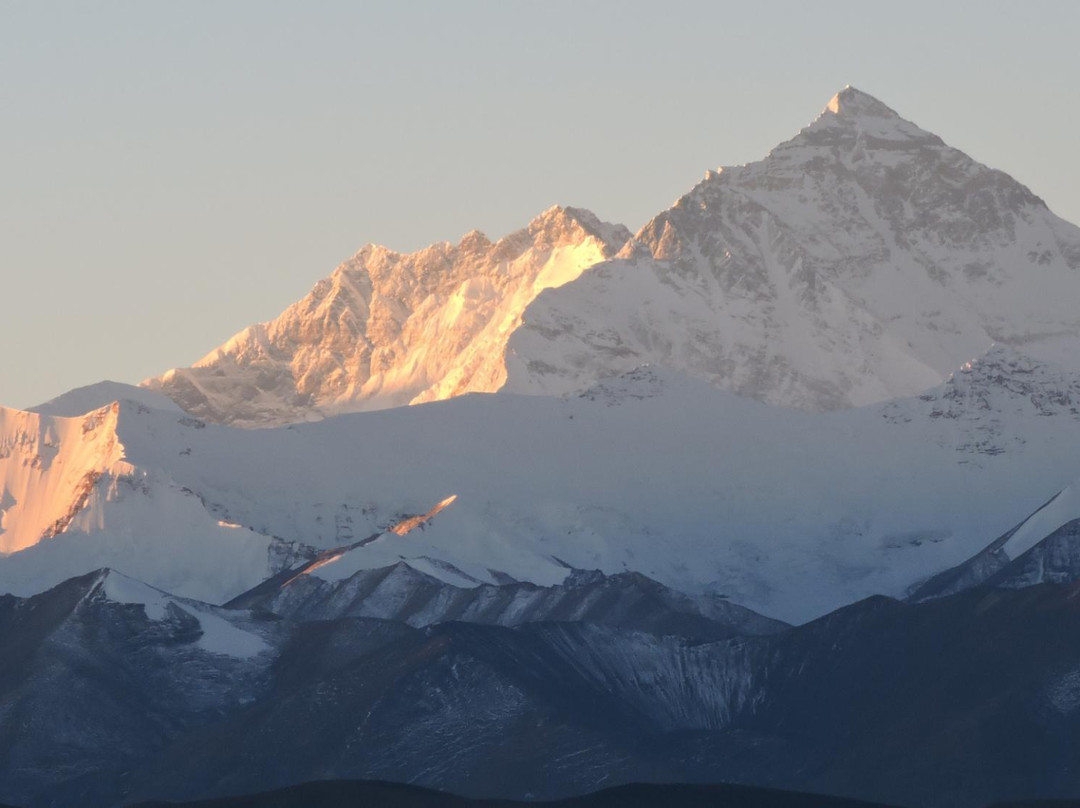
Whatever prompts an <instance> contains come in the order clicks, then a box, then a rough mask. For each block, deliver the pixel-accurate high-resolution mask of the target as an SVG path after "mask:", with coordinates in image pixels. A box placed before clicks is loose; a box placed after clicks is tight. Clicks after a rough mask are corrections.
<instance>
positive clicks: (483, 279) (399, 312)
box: [144, 207, 630, 426]
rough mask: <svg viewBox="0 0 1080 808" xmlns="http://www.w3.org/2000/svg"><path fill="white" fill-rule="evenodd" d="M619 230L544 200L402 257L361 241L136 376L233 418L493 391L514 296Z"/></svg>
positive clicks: (565, 276)
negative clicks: (298, 291) (510, 229)
mask: <svg viewBox="0 0 1080 808" xmlns="http://www.w3.org/2000/svg"><path fill="white" fill-rule="evenodd" d="M629 237H630V232H629V231H628V230H626V228H624V227H621V226H615V225H609V224H606V223H604V222H601V221H600V220H599V219H597V218H596V217H595V216H594V215H593V214H591V213H589V212H588V211H584V210H579V209H575V208H559V207H555V208H551V209H550V210H548V211H546V212H545V213H543V214H542V215H540V216H539V217H537V218H536V219H534V220H533V221H532V222H531V223H530V224H529V226H528V227H527V228H525V229H523V230H520V231H518V232H516V233H512V234H511V235H509V236H506V237H505V238H503V239H500V240H499V241H498V242H495V243H492V242H491V241H489V240H488V239H487V238H486V237H485V236H484V235H483V234H481V233H479V232H476V231H473V232H472V233H469V234H468V235H466V236H465V237H464V238H463V239H462V240H461V242H460V243H459V244H456V245H453V244H450V243H441V244H435V245H432V246H431V247H428V248H427V249H424V250H421V251H419V252H415V253H410V254H401V253H397V252H393V251H392V250H388V249H386V248H384V247H379V246H374V245H369V246H367V247H365V248H364V249H362V250H361V251H360V252H358V253H357V254H356V255H355V256H354V257H353V258H351V259H350V260H348V261H346V262H345V263H344V264H342V265H341V266H339V267H338V268H337V269H336V270H335V271H334V273H333V274H332V275H331V276H330V277H329V278H326V279H325V280H322V281H320V282H319V283H317V284H316V285H315V288H314V289H312V291H311V293H310V294H309V295H308V296H307V297H305V298H304V299H303V300H301V301H299V302H297V303H295V304H294V305H292V306H290V307H289V308H288V309H286V310H285V312H283V313H282V314H281V315H280V316H279V317H278V318H277V319H275V320H272V321H270V322H268V323H261V324H259V325H255V326H251V327H250V328H247V329H245V330H244V331H241V332H240V333H239V334H237V335H236V336H234V337H233V338H232V339H230V340H229V341H228V342H227V343H225V345H223V346H222V347H220V348H218V349H217V350H215V351H213V352H211V353H210V354H209V355H207V356H206V357H204V358H203V359H202V360H201V361H199V362H198V363H196V365H195V366H194V367H192V368H187V369H180V370H172V371H169V372H168V373H166V374H165V375H164V376H162V377H160V378H158V379H150V380H147V381H146V382H144V384H145V385H147V386H149V387H151V388H154V389H157V390H160V391H161V392H164V393H165V394H166V395H168V396H169V397H170V398H172V399H173V400H175V401H177V402H178V403H179V404H180V405H181V406H183V407H184V409H186V410H187V411H188V412H191V413H193V414H196V415H198V416H200V417H203V418H206V419H208V420H212V421H217V422H221V423H229V424H234V425H238V426H263V425H268V424H273V423H285V422H289V421H301V420H307V419H311V418H317V417H320V416H323V415H327V414H331V413H337V412H346V411H357V410H365V409H381V408H384V407H393V406H398V405H403V404H408V403H410V402H420V401H430V400H435V399H443V398H449V397H451V396H455V395H460V394H462V393H467V392H478V391H480V392H493V391H495V390H498V389H499V388H500V387H502V385H503V382H504V381H505V377H506V369H505V365H504V363H503V354H504V351H505V346H506V340H507V338H508V337H509V335H510V334H511V333H512V332H513V331H514V329H516V328H517V327H518V325H519V323H520V320H521V313H522V311H523V310H524V309H525V307H526V306H527V305H528V304H529V303H531V302H532V300H533V299H534V298H535V297H536V295H537V294H538V293H539V292H540V291H541V290H543V289H546V288H549V287H554V286H559V285H561V284H564V283H567V282H569V281H572V280H574V279H575V278H576V277H577V276H578V275H579V274H580V273H581V271H582V270H583V269H585V268H586V267H588V266H590V265H592V264H594V263H596V262H598V261H602V260H604V259H606V258H610V257H611V256H613V255H614V254H615V253H616V252H617V251H618V250H619V248H620V247H622V245H623V244H624V243H625V242H626V241H627V239H629Z"/></svg>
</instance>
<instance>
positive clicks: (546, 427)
mask: <svg viewBox="0 0 1080 808" xmlns="http://www.w3.org/2000/svg"><path fill="white" fill-rule="evenodd" d="M1032 378H1038V379H1041V380H1042V382H1041V384H1042V385H1043V387H1044V389H1045V390H1046V392H1047V397H1046V400H1047V401H1056V402H1057V403H1056V404H1054V405H1053V406H1050V405H1049V404H1047V405H1046V406H1044V407H1041V406H1035V405H1034V404H1032V403H1031V401H1032V399H1031V396H1032V393H1031V391H1030V390H1029V389H1028V388H1026V387H1025V386H1024V380H1029V381H1030V380H1031V379H1032ZM1055 379H1056V380H1058V382H1054V381H1052V380H1055ZM1059 382H1060V384H1061V385H1063V386H1062V388H1061V390H1058V393H1060V394H1061V395H1054V394H1052V393H1053V392H1054V391H1053V389H1051V387H1052V385H1054V384H1057V383H1059ZM1076 384H1077V377H1076V376H1074V375H1072V374H1070V373H1068V372H1066V371H1063V370H1060V369H1053V368H1050V367H1048V366H1046V365H1043V364H1040V363H1037V362H1035V361H1034V360H1031V359H1029V358H1026V357H1022V356H1019V355H1017V354H1016V353H1015V352H1010V351H1005V350H998V349H995V351H994V352H992V353H991V354H989V355H988V356H987V357H986V359H984V360H983V361H978V362H974V363H972V364H970V365H969V366H967V367H966V369H965V370H963V371H961V372H959V373H957V374H956V376H955V377H954V378H953V379H951V380H950V381H949V382H947V383H946V384H945V385H943V386H942V387H941V388H939V389H937V390H934V391H931V392H929V393H927V394H924V396H922V397H916V398H913V399H910V400H905V401H899V402H892V403H890V404H888V405H882V406H870V407H864V408H858V409H853V410H844V411H838V412H831V413H806V412H799V411H793V410H786V409H782V408H776V407H769V406H766V405H763V404H761V403H758V402H755V401H751V400H747V399H743V398H739V397H737V396H734V395H732V394H730V393H727V392H725V391H721V390H718V389H716V388H714V387H712V386H711V385H709V384H707V383H704V382H701V381H697V380H693V379H689V378H687V377H685V376H682V375H680V374H675V373H672V372H670V371H663V370H659V369H653V368H640V369H638V370H636V371H633V372H631V373H628V374H626V375H624V376H622V377H619V378H617V379H613V380H609V381H608V382H605V383H602V384H600V385H597V386H596V387H594V388H593V389H591V390H590V391H588V392H587V393H586V394H584V395H582V396H573V397H568V398H564V399H558V398H549V397H533V396H514V395H505V394H502V395H496V396H487V395H471V396H464V397H459V398H457V399H454V400H451V401H445V402H434V403H430V404H425V405H422V406H418V407H408V408H396V409H391V410H383V411H378V412H369V413H357V414H351V415H343V416H338V417H335V418H331V419H327V420H325V421H322V422H319V423H313V424H296V425H292V426H289V427H284V428H275V429H262V430H243V429H235V428H228V427H222V426H217V425H212V424H205V423H204V422H202V421H198V420H196V419H192V418H190V417H178V415H177V414H176V413H169V412H163V411H155V410H150V409H147V408H141V409H140V408H138V407H134V406H123V405H122V406H120V407H119V408H116V409H115V411H114V410H106V411H105V414H104V415H97V416H94V417H98V418H103V417H113V418H114V420H115V421H116V426H115V428H114V429H115V435H116V441H117V444H118V445H119V446H122V451H123V461H118V462H122V463H123V464H125V465H124V467H123V468H124V471H123V473H119V471H117V472H116V473H112V472H111V473H110V476H109V478H108V479H107V480H103V481H101V482H99V483H97V484H96V485H95V488H94V491H95V492H96V493H95V495H94V497H93V498H92V499H90V500H88V501H87V503H86V504H85V506H84V507H83V508H82V509H81V510H79V509H76V510H77V517H76V518H75V519H73V520H72V523H71V525H70V526H69V528H68V529H67V530H66V531H65V532H64V533H63V534H62V535H61V536H59V537H56V538H53V539H48V540H41V541H39V542H38V543H37V544H35V545H34V546H32V547H29V548H27V549H24V550H22V551H21V552H18V553H14V554H12V555H10V556H7V557H6V558H0V588H3V589H11V590H13V591H19V592H24V593H25V592H28V591H34V589H35V588H40V587H43V586H45V585H48V584H49V583H50V582H51V583H56V582H57V581H60V580H63V579H64V578H65V577H69V576H71V575H73V574H75V572H77V571H78V570H77V569H76V568H77V567H79V565H83V566H84V567H85V568H86V569H95V568H97V567H100V566H103V565H104V564H106V563H108V565H109V566H113V567H116V568H118V569H120V570H122V571H124V572H125V573H127V574H130V575H133V576H135V577H138V578H140V579H142V580H145V581H147V582H148V583H150V584H152V585H154V586H158V587H160V588H163V589H167V590H169V591H174V592H177V593H178V594H183V595H185V596H195V595H194V593H195V592H198V593H199V594H198V595H197V596H198V597H200V599H203V600H209V601H211V602H218V603H220V602H223V601H224V600H226V599H228V598H231V597H233V596H235V595H236V594H239V592H241V591H244V590H246V589H248V588H250V587H251V586H254V585H255V584H256V583H258V581H259V580H261V579H262V578H264V577H266V576H267V575H268V574H270V573H272V572H278V571H280V570H282V569H285V568H287V567H289V566H291V565H294V564H296V563H298V562H299V561H304V562H306V561H308V560H309V559H312V558H315V557H316V556H317V555H319V553H320V552H325V551H327V550H330V549H333V548H339V547H346V546H351V549H349V550H348V551H347V552H338V553H331V554H329V555H328V556H326V557H325V558H324V559H323V561H324V563H322V564H321V566H320V567H319V568H318V569H315V570H313V571H312V572H311V574H315V575H321V576H323V577H324V578H325V579H328V580H329V579H333V578H337V579H339V580H340V579H344V578H347V577H349V576H351V575H354V574H355V573H356V572H357V571H359V570H374V569H383V568H387V567H391V566H393V565H396V564H398V563H399V562H402V561H405V562H407V563H408V564H409V565H410V566H412V567H413V568H414V569H416V570H418V571H419V572H422V573H424V574H425V575H426V576H430V577H433V578H436V579H438V580H440V581H443V582H444V583H448V584H451V585H453V586H457V587H467V586H475V585H479V584H493V585H494V584H501V583H507V582H509V581H511V580H516V581H524V582H530V583H534V584H538V585H542V586H550V585H553V584H557V583H560V582H562V581H564V580H565V579H566V576H567V575H568V574H569V572H570V570H571V569H585V570H588V569H599V570H602V571H603V572H605V573H608V574H616V573H621V572H626V571H634V572H640V573H642V574H644V575H646V576H648V577H650V578H653V579H655V580H657V581H659V582H660V583H662V584H664V585H665V586H668V587H671V588H673V589H675V590H678V591H683V592H688V593H691V594H694V593H703V592H710V593H714V594H722V595H726V596H728V597H730V598H731V600H732V601H734V602H735V603H738V604H741V605H744V606H747V607H749V608H751V609H754V610H755V611H758V612H761V613H762V614H766V615H768V616H771V617H776V618H780V619H783V620H787V621H789V622H800V621H803V620H807V619H809V618H811V617H814V616H817V615H820V614H822V613H824V612H826V611H828V610H830V609H833V608H835V607H837V606H840V605H842V604H845V603H849V602H851V601H853V600H856V599H858V598H861V597H865V596H867V595H870V594H874V593H884V594H892V595H902V594H903V593H904V592H905V591H907V589H908V588H909V587H910V586H912V585H913V584H915V583H916V582H918V581H920V580H922V579H924V578H926V577H928V576H930V575H932V574H934V573H936V572H938V571H940V570H943V569H946V568H949V567H951V566H954V565H956V564H959V563H961V562H963V561H964V560H965V559H967V558H969V557H971V556H972V555H973V554H975V553H976V552H978V551H979V550H980V549H982V548H983V547H984V546H985V544H986V540H987V537H988V536H996V535H1000V534H1002V533H1003V532H1004V531H1005V530H1007V529H1008V528H1009V527H1011V526H1013V525H1016V524H1017V523H1018V522H1020V521H1021V520H1022V519H1023V518H1024V517H1025V516H1026V515H1027V514H1030V513H1031V512H1032V510H1033V509H1034V508H1035V507H1037V506H1038V505H1039V504H1041V503H1043V502H1045V501H1046V499H1047V498H1048V497H1049V496H1050V495H1051V494H1052V493H1053V492H1055V491H1059V490H1061V489H1062V488H1063V487H1064V486H1065V485H1067V484H1068V483H1069V481H1071V480H1072V479H1074V478H1075V477H1076V476H1077V474H1078V473H1080V467H1078V465H1077V460H1076V458H1077V456H1078V449H1080V416H1078V414H1077V411H1076V407H1075V406H1073V405H1072V403H1070V401H1071V400H1070V399H1069V397H1068V396H1069V395H1071V394H1070V393H1068V391H1070V390H1074V389H1076ZM1040 400H1041V399H1040ZM935 402H937V403H935ZM940 402H948V404H949V406H951V407H953V408H954V409H953V410H952V411H950V413H951V414H950V415H948V416H947V415H945V414H944V411H943V410H942V406H943V405H942V404H941V403H940ZM1047 408H1049V409H1047ZM110 413H111V414H112V415H111V416H110ZM20 417H25V418H39V416H25V415H24V416H20ZM56 420H57V421H61V420H63V419H56ZM50 423H52V422H51V421H50ZM75 423H76V424H78V422H75ZM54 428H59V427H54ZM68 429H69V430H70V432H71V436H72V437H73V439H74V440H75V441H76V442H75V443H73V444H72V445H73V446H76V447H78V446H81V444H80V443H79V441H80V440H81V439H82V434H83V433H82V432H81V426H78V425H76V426H74V427H68ZM65 436H66V437H67V436H68V433H65ZM972 436H975V437H974V438H973V437H972ZM62 448H63V447H62ZM65 451H66V449H65ZM73 451H74V450H73ZM8 460H9V461H10V462H9V465H11V466H12V467H13V468H16V469H22V468H24V467H26V465H25V464H24V462H23V459H20V457H19V456H13V458H9V459H8ZM90 465H93V464H90ZM98 465H99V466H102V467H104V465H105V464H104V463H103V462H102V463H99V464H98ZM95 467H96V466H95ZM35 479H37V478H35ZM75 479H76V480H77V479H79V475H76V476H75ZM50 480H51V478H50V477H49V475H45V476H44V477H41V478H40V479H38V482H37V483H36V484H39V485H42V486H45V485H48V484H51V482H50ZM42 490H44V489H42ZM69 507H72V506H69ZM438 508H441V510H438ZM436 511H437V512H436ZM425 516H428V517H430V518H428V519H425V518H417V517H425ZM41 524H43V525H44V524H47V520H42V521H41ZM395 527H397V530H394V529H393V528H395ZM30 535H32V533H31V534H30ZM114 562H115V563H114ZM242 584H246V586H243V585H242Z"/></svg>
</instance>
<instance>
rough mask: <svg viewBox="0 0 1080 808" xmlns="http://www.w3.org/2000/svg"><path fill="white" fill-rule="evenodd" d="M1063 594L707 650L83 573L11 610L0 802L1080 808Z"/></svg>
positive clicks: (1029, 593)
mask: <svg viewBox="0 0 1080 808" xmlns="http://www.w3.org/2000/svg"><path fill="white" fill-rule="evenodd" d="M1077 586H1078V585H1076V584H1074V585H1071V586H1068V587H1062V586H1055V585H1046V584H1044V585H1041V586H1034V587H1028V588H1025V589H1020V590H992V589H984V588H979V589H974V590H970V591H968V592H964V593H961V594H959V595H953V596H949V597H945V598H940V599H936V600H933V601H930V602H927V603H924V604H919V605H912V604H906V603H900V602H897V601H893V600H890V599H887V598H881V597H877V598H871V599H868V600H865V601H862V602H860V603H857V604H853V605H851V606H847V607H845V608H843V609H841V610H839V611H837V612H834V613H832V614H830V615H827V616H825V617H823V618H821V619H820V620H816V621H814V622H812V623H809V624H807V625H805V626H801V627H796V628H792V629H788V630H786V631H783V632H780V633H775V634H772V635H769V636H760V637H734V638H729V639H725V640H720V641H716V642H705V643H702V642H700V641H698V640H691V639H686V638H680V637H674V636H658V635H654V634H650V633H646V632H638V631H626V630H621V629H617V628H613V627H610V626H600V625H590V624H583V623H577V624H573V623H544V624H537V623H530V624H526V625H522V626H519V627H516V628H503V627H499V626H489V625H478V624H469V623H447V624H443V625H440V626H434V627H430V628H426V629H416V628H411V627H409V626H407V625H404V624H402V623H399V622H393V621H385V620H371V619H361V618H346V619H339V620H332V621H319V622H314V623H295V622H293V621H289V620H282V619H277V618H272V617H269V616H265V615H264V616H260V615H258V614H256V613H250V612H246V611H235V612H234V611H230V610H224V609H218V608H215V607H211V606H208V605H206V604H200V603H198V602H195V601H191V600H189V599H183V598H176V597H173V596H170V595H168V594H166V593H163V592H161V591H159V590H155V589H153V588H151V587H148V586H146V585H144V584H141V583H139V582H138V581H134V580H132V579H130V578H127V577H124V576H119V575H117V574H116V573H113V572H109V571H97V572H95V573H92V574H90V575H87V576H83V577H81V578H77V579H73V580H71V581H68V582H65V583H64V584H61V585H60V586H58V587H56V588H55V589H52V590H50V591H48V592H46V593H43V594H41V595H37V596H34V597H33V598H29V599H20V598H15V597H12V596H4V597H0V646H2V647H3V648H4V649H5V654H4V655H3V656H2V657H0V716H3V718H4V720H3V721H2V722H0V760H2V762H3V765H0V800H4V801H7V802H11V803H14V804H22V805H25V806H27V808H37V806H46V805H48V806H52V807H53V808H66V806H75V805H78V806H81V807H82V808H96V807H97V806H106V805H116V804H119V803H121V802H122V803H124V804H129V803H132V802H138V801H140V800H149V799H173V800H191V799H197V798H203V797H212V796H215V795H223V794H238V793H251V792H253V791H256V790H268V789H274V788H284V787H287V786H291V785H295V784H297V783H302V782H307V781H310V780H315V779H351V778H362V779H380V780H390V781H399V782H400V781H407V782H410V783H413V784H415V785H422V786H427V787H432V788H438V789H442V790H447V791H450V792H453V793H459V794H462V795H464V796H466V797H474V798H475V797H495V798H513V799H524V798H530V799H537V798H539V799H545V798H546V799H555V798H563V797H568V796H571V795H575V794H582V793H586V792H590V791H594V790H595V789H597V788H599V787H604V786H611V785H617V784H619V783H625V782H634V781H636V782H642V781H644V782H661V783H662V782H722V781H730V780H734V779H737V780H738V781H739V782H742V783H745V784H747V785H755V786H764V787H768V788H779V789H789V790H795V791H808V792H816V793H827V794H838V795H843V796H848V797H852V798H856V799H866V800H872V801H875V802H884V803H890V804H897V805H920V806H925V808H946V806H948V807H949V808H977V807H978V806H983V805H986V804H988V803H990V802H993V801H1000V800H1006V799H1019V798H1030V797H1045V798H1050V797H1069V796H1074V795H1076V794H1077V793H1080V779H1078V776H1077V773H1076V771H1075V770H1074V767H1072V766H1071V765H1070V764H1069V761H1070V760H1071V755H1072V744H1071V739H1072V738H1075V737H1076V733H1077V731H1078V730H1080V725H1078V721H1080V711H1078V710H1077V705H1078V704H1080V697H1078V692H1080V691H1078V687H1077V674H1076V671H1077V670H1078V669H1080V650H1078V649H1080V643H1077V642H1075V641H1073V640H1075V639H1076V638H1077V637H1080V611H1078V606H1077V603H1080V598H1078V597H1077V595H1078V590H1077ZM1003 649H1007V653H1003ZM646 792H647V790H646ZM624 793H625V792H624ZM822 799H824V798H822ZM826 804H828V803H826Z"/></svg>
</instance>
